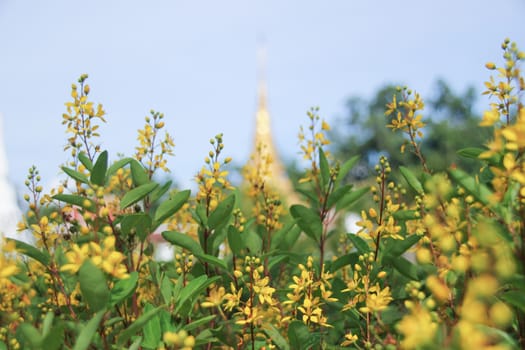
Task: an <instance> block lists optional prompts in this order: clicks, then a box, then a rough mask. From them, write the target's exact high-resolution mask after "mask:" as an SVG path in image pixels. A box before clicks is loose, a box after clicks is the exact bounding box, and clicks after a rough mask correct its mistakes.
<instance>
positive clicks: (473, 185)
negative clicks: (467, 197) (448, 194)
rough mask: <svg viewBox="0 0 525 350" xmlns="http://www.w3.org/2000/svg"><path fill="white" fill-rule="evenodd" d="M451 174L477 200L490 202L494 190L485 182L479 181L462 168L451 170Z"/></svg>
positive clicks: (487, 203)
mask: <svg viewBox="0 0 525 350" xmlns="http://www.w3.org/2000/svg"><path fill="white" fill-rule="evenodd" d="M449 174H450V176H451V177H452V178H453V179H454V181H456V182H457V183H458V184H459V185H460V186H462V187H463V188H464V189H465V190H466V191H467V192H468V193H469V194H471V195H472V196H473V197H474V198H476V200H477V201H479V202H480V203H482V204H484V205H489V204H490V200H489V199H490V197H491V195H492V192H491V191H490V190H489V189H488V187H487V186H485V185H484V184H481V183H479V182H478V181H476V179H475V178H474V177H473V176H470V175H469V174H467V173H466V172H464V171H463V170H460V169H452V170H449Z"/></svg>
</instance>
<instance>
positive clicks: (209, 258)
mask: <svg viewBox="0 0 525 350" xmlns="http://www.w3.org/2000/svg"><path fill="white" fill-rule="evenodd" d="M195 256H196V257H197V258H199V260H201V261H203V262H206V263H208V264H210V265H213V266H215V267H220V268H222V269H223V270H227V269H228V265H226V262H225V261H224V260H222V259H219V258H217V257H216V256H213V255H210V254H195Z"/></svg>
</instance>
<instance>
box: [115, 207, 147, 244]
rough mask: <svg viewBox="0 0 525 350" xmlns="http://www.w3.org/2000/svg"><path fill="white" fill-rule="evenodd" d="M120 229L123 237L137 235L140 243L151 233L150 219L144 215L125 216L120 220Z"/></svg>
mask: <svg viewBox="0 0 525 350" xmlns="http://www.w3.org/2000/svg"><path fill="white" fill-rule="evenodd" d="M120 227H121V230H122V233H123V234H125V235H131V236H132V235H137V236H138V237H139V238H140V240H141V241H142V242H144V241H145V240H146V238H147V237H148V236H149V234H150V233H151V231H152V227H151V217H150V216H149V215H148V214H146V213H136V214H126V215H124V216H122V217H121V218H120Z"/></svg>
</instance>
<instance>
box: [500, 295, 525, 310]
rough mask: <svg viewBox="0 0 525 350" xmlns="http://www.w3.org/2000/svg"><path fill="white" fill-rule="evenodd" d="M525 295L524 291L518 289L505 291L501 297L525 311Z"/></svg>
mask: <svg viewBox="0 0 525 350" xmlns="http://www.w3.org/2000/svg"><path fill="white" fill-rule="evenodd" d="M524 295H525V293H524V291H523V290H521V291H518V290H509V291H507V292H503V293H502V294H501V295H500V298H501V299H502V300H503V301H505V302H507V303H509V304H510V305H512V306H514V307H517V308H518V309H520V310H521V312H525V298H524V297H523V296H524Z"/></svg>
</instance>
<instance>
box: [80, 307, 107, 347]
mask: <svg viewBox="0 0 525 350" xmlns="http://www.w3.org/2000/svg"><path fill="white" fill-rule="evenodd" d="M104 313H105V310H100V311H99V312H97V313H96V314H95V316H93V318H92V319H91V320H89V322H88V323H87V324H86V325H85V326H84V327H83V328H82V330H81V331H80V334H79V336H78V338H77V342H76V343H75V347H74V348H73V350H86V349H87V348H88V347H89V345H91V340H92V339H93V336H94V335H95V333H96V332H97V329H98V325H99V324H100V321H101V320H102V317H104Z"/></svg>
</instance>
